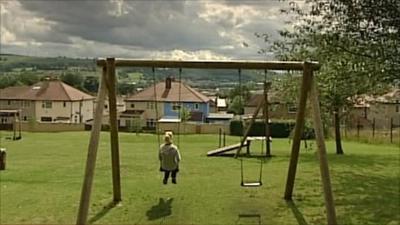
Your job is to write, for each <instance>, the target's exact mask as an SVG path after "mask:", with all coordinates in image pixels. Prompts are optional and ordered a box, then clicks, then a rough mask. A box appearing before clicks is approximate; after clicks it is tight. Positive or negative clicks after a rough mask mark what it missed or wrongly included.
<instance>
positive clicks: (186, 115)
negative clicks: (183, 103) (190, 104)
mask: <svg viewBox="0 0 400 225" xmlns="http://www.w3.org/2000/svg"><path fill="white" fill-rule="evenodd" d="M179 117H180V119H181V123H183V133H184V134H185V133H186V122H187V121H189V120H190V118H191V117H192V115H191V112H190V110H189V109H188V108H186V107H182V108H181V109H180V112H179Z"/></svg>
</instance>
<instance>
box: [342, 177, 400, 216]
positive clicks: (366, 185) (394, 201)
mask: <svg viewBox="0 0 400 225" xmlns="http://www.w3.org/2000/svg"><path fill="white" fill-rule="evenodd" d="M336 179H338V180H339V185H337V186H336V193H337V194H336V195H337V198H336V204H337V205H339V206H344V207H345V210H343V211H342V212H341V213H340V214H339V216H340V219H341V220H342V221H344V222H346V223H350V222H351V223H357V224H368V223H372V224H392V223H393V224H397V223H398V221H400V214H399V212H400V204H399V199H400V192H399V187H400V182H399V177H396V176H394V177H390V176H388V177H385V176H380V175H368V174H366V175H361V174H357V173H355V172H342V173H341V174H340V175H339V177H336ZM396 221H397V222H396Z"/></svg>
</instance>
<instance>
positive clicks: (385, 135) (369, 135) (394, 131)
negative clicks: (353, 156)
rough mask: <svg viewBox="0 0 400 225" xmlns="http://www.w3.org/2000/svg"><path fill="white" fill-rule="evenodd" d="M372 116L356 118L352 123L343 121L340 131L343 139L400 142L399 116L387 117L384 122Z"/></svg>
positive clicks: (369, 141)
mask: <svg viewBox="0 0 400 225" xmlns="http://www.w3.org/2000/svg"><path fill="white" fill-rule="evenodd" d="M377 121H378V120H377V119H375V118H373V119H372V120H361V119H358V120H356V121H355V122H354V123H345V124H343V125H342V126H341V133H342V135H343V137H344V138H345V139H350V140H357V141H362V142H368V143H393V144H396V143H398V144H400V122H399V121H400V116H399V118H389V119H387V120H386V121H385V122H386V123H385V122H384V123H382V122H381V121H379V124H378V122H377Z"/></svg>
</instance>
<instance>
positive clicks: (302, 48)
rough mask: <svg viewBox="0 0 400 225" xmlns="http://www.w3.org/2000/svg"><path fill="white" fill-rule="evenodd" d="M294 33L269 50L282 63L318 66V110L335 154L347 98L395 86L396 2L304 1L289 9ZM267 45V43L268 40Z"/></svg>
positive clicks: (398, 64)
mask: <svg viewBox="0 0 400 225" xmlns="http://www.w3.org/2000/svg"><path fill="white" fill-rule="evenodd" d="M289 6H290V7H289V9H283V10H282V12H283V13H287V14H290V15H292V16H294V20H295V21H296V23H293V22H292V25H293V29H292V30H291V31H289V30H281V31H280V32H279V33H280V35H281V37H282V40H278V41H274V42H273V44H272V46H271V48H270V50H272V51H273V52H274V53H275V55H276V56H277V57H278V58H280V59H281V60H300V61H303V60H317V61H319V62H320V63H321V65H322V68H321V70H320V71H319V72H318V75H317V76H316V78H317V79H318V81H319V83H318V84H319V87H320V90H321V103H322V107H323V110H324V111H325V112H328V113H329V114H330V115H332V116H333V118H334V127H335V140H336V152H337V154H343V148H342V145H341V137H340V119H341V116H342V115H341V114H342V110H341V109H343V108H344V107H346V106H347V105H349V104H350V105H351V104H352V102H351V100H352V97H353V96H355V95H358V94H363V93H372V94H373V93H374V92H375V91H377V88H376V87H377V86H378V84H380V83H382V82H383V83H392V82H398V80H399V78H398V74H399V71H400V57H399V56H398V55H399V52H400V48H399V47H398V46H400V45H399V44H400V35H399V29H400V20H399V19H398V15H399V13H400V2H399V1H396V0H382V1H381V0H368V1H367V0H361V1H360V0H322V1H317V0H307V1H306V2H305V6H302V7H300V6H299V5H297V4H296V3H295V2H290V3H289ZM267 41H269V40H267Z"/></svg>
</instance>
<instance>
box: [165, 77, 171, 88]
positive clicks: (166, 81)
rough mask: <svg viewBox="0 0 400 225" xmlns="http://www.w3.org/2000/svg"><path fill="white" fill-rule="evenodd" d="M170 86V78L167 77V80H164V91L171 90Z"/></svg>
mask: <svg viewBox="0 0 400 225" xmlns="http://www.w3.org/2000/svg"><path fill="white" fill-rule="evenodd" d="M171 85H172V78H171V77H167V79H165V89H171Z"/></svg>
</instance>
